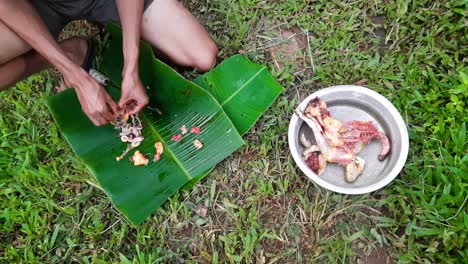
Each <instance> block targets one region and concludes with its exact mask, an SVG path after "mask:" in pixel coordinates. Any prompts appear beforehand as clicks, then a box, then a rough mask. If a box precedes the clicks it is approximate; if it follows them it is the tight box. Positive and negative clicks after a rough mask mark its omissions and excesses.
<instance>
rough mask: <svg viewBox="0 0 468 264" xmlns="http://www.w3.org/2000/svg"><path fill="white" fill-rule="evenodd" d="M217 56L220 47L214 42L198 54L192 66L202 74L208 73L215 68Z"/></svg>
mask: <svg viewBox="0 0 468 264" xmlns="http://www.w3.org/2000/svg"><path fill="white" fill-rule="evenodd" d="M217 55H218V47H217V46H216V44H214V42H212V43H210V45H207V46H206V47H205V48H204V49H203V50H200V51H198V52H197V53H196V56H195V57H194V58H193V61H192V63H191V64H192V65H191V66H192V67H194V68H195V69H197V70H198V71H200V72H207V71H209V70H211V69H212V68H213V67H214V66H215V64H216V58H217Z"/></svg>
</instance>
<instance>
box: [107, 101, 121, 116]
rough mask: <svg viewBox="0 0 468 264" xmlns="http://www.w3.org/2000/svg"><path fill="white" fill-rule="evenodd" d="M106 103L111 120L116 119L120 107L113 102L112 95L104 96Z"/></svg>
mask: <svg viewBox="0 0 468 264" xmlns="http://www.w3.org/2000/svg"><path fill="white" fill-rule="evenodd" d="M106 103H107V106H108V107H109V109H110V111H111V114H112V120H114V119H116V118H117V117H118V116H119V114H120V112H121V110H120V107H119V106H118V105H117V104H116V103H115V102H114V100H113V99H112V97H110V95H107V96H106Z"/></svg>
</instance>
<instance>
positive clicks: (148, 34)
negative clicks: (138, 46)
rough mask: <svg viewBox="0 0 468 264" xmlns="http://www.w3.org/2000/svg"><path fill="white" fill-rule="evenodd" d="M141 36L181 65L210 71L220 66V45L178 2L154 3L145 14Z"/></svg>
mask: <svg viewBox="0 0 468 264" xmlns="http://www.w3.org/2000/svg"><path fill="white" fill-rule="evenodd" d="M141 35H142V38H143V39H144V40H146V41H148V42H149V43H150V44H151V45H152V46H153V47H155V48H156V49H158V50H159V51H161V52H162V53H164V54H165V55H166V56H168V57H169V59H170V60H172V61H173V62H175V63H177V64H179V65H181V66H189V67H193V68H196V69H197V70H199V71H202V72H206V71H209V70H210V69H211V68H212V67H213V66H214V65H215V63H216V55H217V53H218V48H217V47H216V44H215V43H214V42H213V40H212V39H211V38H210V36H209V35H208V33H207V32H206V31H205V29H204V28H203V27H202V26H201V25H200V23H198V21H197V19H196V18H195V17H194V16H193V15H192V14H190V12H189V11H188V10H187V9H185V8H184V7H183V6H182V4H180V3H179V2H177V1H176V0H156V1H154V2H153V3H152V4H151V5H150V6H149V7H148V8H147V9H146V11H145V12H144V14H143V21H142V29H141Z"/></svg>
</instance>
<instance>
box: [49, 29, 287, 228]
mask: <svg viewBox="0 0 468 264" xmlns="http://www.w3.org/2000/svg"><path fill="white" fill-rule="evenodd" d="M109 31H110V32H111V33H112V40H111V41H110V46H109V47H108V48H107V49H106V51H105V53H104V56H103V62H102V65H101V68H100V70H101V71H102V72H103V73H105V74H106V75H107V76H108V77H110V79H111V81H112V82H111V83H112V85H111V86H110V87H108V91H109V92H110V93H111V95H112V96H113V97H114V98H116V99H117V98H118V97H119V87H118V84H120V82H121V78H122V77H121V72H122V67H123V65H122V62H123V58H122V44H121V43H122V39H121V38H122V36H121V32H120V30H119V29H118V28H116V27H112V26H111V27H109ZM236 60H238V63H241V64H244V65H247V64H248V63H247V64H245V63H243V62H247V60H245V59H243V58H242V59H236ZM249 63H250V62H249ZM250 64H251V63H250ZM227 65H231V66H230V67H235V64H227ZM230 67H228V68H226V69H224V70H230ZM257 67H259V66H257ZM254 68H256V67H251V68H250V69H248V70H246V71H249V72H253V70H252V69H254ZM260 68H261V67H260ZM257 70H258V69H257ZM213 71H218V72H217V74H216V76H219V75H222V72H219V69H218V68H216V69H215V70H213ZM264 73H266V74H268V73H267V72H266V71H264V70H262V72H261V73H260V74H258V75H257V76H260V75H263V74H264ZM254 75H255V74H253V75H251V76H254ZM140 76H141V79H142V82H143V83H144V84H145V86H147V87H148V90H147V92H148V96H149V97H150V103H149V105H150V106H151V108H149V109H145V110H144V111H142V113H140V118H141V119H142V122H143V127H144V129H143V136H144V137H145V141H144V142H143V144H142V145H141V146H140V147H138V148H137V150H140V151H141V152H142V153H144V154H148V155H151V156H152V155H153V154H154V152H155V150H154V143H155V142H157V141H161V142H163V144H164V154H163V156H162V159H161V160H160V161H159V162H155V163H152V162H150V164H149V165H148V166H143V167H134V166H133V164H132V163H131V162H130V161H128V160H126V159H124V160H122V161H120V162H117V161H116V160H115V157H116V156H118V155H120V153H121V152H122V151H123V150H124V149H125V145H124V144H123V143H121V142H120V141H119V139H118V138H116V134H117V132H116V131H115V130H114V129H113V128H112V127H111V126H110V125H107V126H103V127H95V126H94V125H93V124H92V123H91V122H90V121H89V119H88V118H87V117H86V116H85V115H84V113H83V112H82V111H81V106H80V104H79V102H78V100H77V97H76V94H75V92H74V90H71V89H70V90H67V91H64V92H62V93H60V94H57V95H54V96H52V97H50V98H49V99H48V102H47V103H48V106H49V109H50V111H51V112H52V114H53V116H54V118H55V121H56V123H57V124H58V126H59V128H60V130H61V132H62V134H63V135H64V137H65V138H66V140H67V141H68V142H69V144H70V145H71V146H72V148H73V150H74V151H75V153H76V154H77V155H78V156H79V157H80V158H81V159H82V160H83V162H84V163H85V164H86V166H87V167H88V169H89V170H90V171H91V173H92V174H93V175H94V176H95V177H96V179H97V181H98V182H99V184H100V185H101V187H102V188H103V190H104V191H105V193H106V194H107V195H108V196H109V197H110V199H111V201H112V203H113V204H114V206H115V207H116V208H117V209H118V210H119V211H120V212H121V213H122V214H123V215H125V216H126V217H127V218H128V219H129V220H130V221H131V222H132V223H133V224H135V225H136V224H139V223H141V222H142V221H143V220H144V219H145V218H146V217H147V216H149V215H150V214H151V213H153V212H154V211H155V210H156V209H158V208H159V207H160V206H161V205H162V204H163V203H164V202H165V201H166V200H167V199H168V198H169V197H170V196H171V195H173V194H174V193H175V192H176V191H178V190H179V189H180V188H182V187H183V186H184V185H185V186H187V184H192V185H193V184H194V183H195V182H197V181H198V180H200V179H201V178H203V177H204V176H206V175H207V174H208V173H209V172H210V171H211V170H212V168H213V167H214V166H215V165H216V164H217V163H219V162H220V161H221V160H223V159H224V158H226V157H227V156H229V155H230V154H231V153H232V152H234V151H235V150H236V149H238V148H239V147H240V146H241V145H242V144H244V142H243V140H242V138H241V136H240V133H239V132H238V131H245V130H246V128H247V127H251V126H252V125H253V123H254V122H255V121H256V119H255V118H254V117H255V116H257V118H258V116H259V115H260V114H261V113H260V114H259V113H257V112H256V113H253V114H248V115H247V116H248V117H249V118H244V119H245V120H246V121H245V122H244V124H243V126H242V127H241V128H239V127H237V126H235V125H234V124H233V122H232V121H231V120H236V124H241V123H242V122H240V121H239V120H242V119H241V118H243V115H240V114H236V113H234V112H232V113H231V115H232V116H229V115H228V114H227V112H225V111H224V110H223V109H231V108H225V107H224V106H222V105H221V104H220V103H219V102H218V101H217V98H216V97H215V96H213V95H211V94H210V93H209V92H207V90H209V89H208V88H206V90H205V89H203V88H202V87H200V86H198V85H196V84H194V83H192V82H190V81H187V80H186V79H184V78H183V77H182V76H180V75H179V74H178V73H177V72H175V71H174V70H172V69H171V68H170V67H168V66H167V65H165V64H164V63H162V62H160V61H158V60H157V59H155V58H154V56H153V53H152V51H151V48H150V47H149V46H148V45H146V44H142V46H141V49H140ZM217 78H221V77H217ZM269 78H270V79H272V78H271V76H270V77H269ZM254 79H255V78H253V80H250V81H249V83H255V80H254ZM270 82H271V80H270ZM217 84H223V83H222V82H217ZM224 85H226V83H224ZM237 86H238V87H243V88H242V89H235V88H232V87H229V88H225V87H219V88H218V89H220V90H221V89H229V90H230V91H232V92H233V94H234V93H236V94H235V96H233V97H232V98H236V100H230V101H234V102H235V101H239V102H241V101H242V100H238V99H237V97H242V96H243V94H245V95H244V96H248V95H247V93H245V91H248V90H249V89H247V88H246V87H250V85H243V84H242V83H239V85H237ZM261 87H262V86H261ZM263 87H267V86H263ZM274 87H275V88H278V87H279V89H259V90H258V93H259V94H264V95H265V96H266V97H268V98H272V99H271V100H270V101H268V102H262V103H263V105H261V106H258V107H257V108H256V109H266V108H267V107H268V106H269V105H270V104H271V103H272V102H273V100H274V99H275V98H276V97H277V96H278V94H279V92H281V90H282V88H281V86H279V85H278V84H277V83H276V85H275V86H274ZM210 88H211V87H210ZM212 91H215V88H212ZM236 91H237V92H236ZM272 94H275V95H272ZM219 98H223V97H219ZM226 98H229V96H227V97H226ZM226 98H225V99H226ZM244 102H246V101H244ZM225 105H228V104H225ZM154 108H157V109H158V110H159V111H153V110H151V109H154ZM263 111H264V110H263ZM160 112H161V113H162V114H159V113H160ZM254 119H255V120H254ZM249 122H250V123H249ZM183 124H186V125H187V126H188V127H190V126H199V127H200V128H201V130H202V133H201V134H200V135H193V134H186V135H185V136H184V137H183V138H182V140H180V141H178V142H172V141H171V137H172V135H174V134H179V133H180V127H181V126H182V125H183ZM247 129H248V128H247ZM194 139H199V140H200V141H202V142H203V144H204V147H203V148H202V149H200V150H196V149H195V147H194V146H193V140H194ZM132 153H133V152H131V153H130V154H132ZM151 156H150V158H151Z"/></svg>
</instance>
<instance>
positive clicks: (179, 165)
mask: <svg viewBox="0 0 468 264" xmlns="http://www.w3.org/2000/svg"><path fill="white" fill-rule="evenodd" d="M141 116H142V117H143V119H144V120H146V121H147V122H146V123H147V124H149V127H150V129H151V131H152V132H153V133H154V134H155V135H156V138H158V140H159V141H160V142H161V143H163V146H166V147H164V153H166V154H170V156H171V157H172V158H173V160H174V162H175V163H176V164H177V166H178V167H179V168H180V169H181V170H182V172H183V173H184V174H185V175H186V176H187V178H188V179H189V180H191V179H192V178H193V177H191V176H190V174H189V173H188V171H187V170H186V169H185V168H184V166H182V163H180V161H179V159H178V158H177V157H176V155H175V154H174V152H172V150H171V148H169V147H168V146H169V144H168V143H167V142H166V141H165V140H164V139H163V138H162V137H161V135H159V133H158V132H157V131H156V129H155V128H154V127H153V126H152V125H151V123H150V122H151V120H150V119H149V118H148V117H146V114H145V113H144V112H141Z"/></svg>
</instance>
